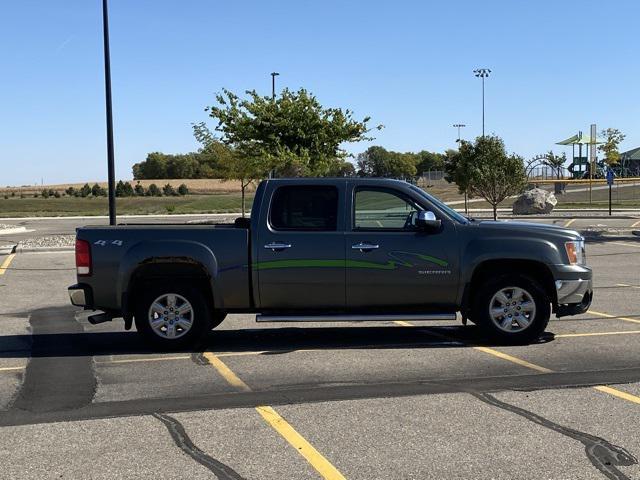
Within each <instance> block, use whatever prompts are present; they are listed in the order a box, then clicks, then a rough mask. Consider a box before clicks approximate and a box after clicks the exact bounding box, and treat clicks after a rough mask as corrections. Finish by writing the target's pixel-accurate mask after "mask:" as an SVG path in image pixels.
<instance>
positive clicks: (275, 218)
mask: <svg viewBox="0 0 640 480" xmlns="http://www.w3.org/2000/svg"><path fill="white" fill-rule="evenodd" d="M337 223H338V189H337V188H336V187H333V186H320V185H292V186H284V187H279V188H278V189H277V190H276V191H275V193H274V195H273V199H272V201H271V208H270V210H269V224H270V225H271V227H272V228H273V229H275V230H307V231H308V230H313V231H325V232H330V231H335V230H336V228H337Z"/></svg>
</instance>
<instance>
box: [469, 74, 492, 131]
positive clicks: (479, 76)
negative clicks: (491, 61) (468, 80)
mask: <svg viewBox="0 0 640 480" xmlns="http://www.w3.org/2000/svg"><path fill="white" fill-rule="evenodd" d="M490 73H491V70H490V69H488V68H476V69H475V70H474V71H473V74H474V75H475V76H476V77H478V78H481V79H482V136H483V137H484V79H485V78H487V77H488V76H489V74H490Z"/></svg>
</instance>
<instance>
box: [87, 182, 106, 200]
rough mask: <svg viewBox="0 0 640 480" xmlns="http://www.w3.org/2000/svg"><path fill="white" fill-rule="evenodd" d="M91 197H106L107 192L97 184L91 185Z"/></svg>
mask: <svg viewBox="0 0 640 480" xmlns="http://www.w3.org/2000/svg"><path fill="white" fill-rule="evenodd" d="M83 188H84V187H83ZM91 195H93V196H94V197H106V196H107V190H106V189H104V188H102V187H101V186H100V185H98V184H97V183H95V184H94V185H93V187H91Z"/></svg>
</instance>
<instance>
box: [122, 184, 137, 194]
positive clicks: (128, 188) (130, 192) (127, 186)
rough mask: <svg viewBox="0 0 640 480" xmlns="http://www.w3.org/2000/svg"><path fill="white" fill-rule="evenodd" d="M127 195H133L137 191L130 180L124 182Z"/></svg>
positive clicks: (124, 190)
mask: <svg viewBox="0 0 640 480" xmlns="http://www.w3.org/2000/svg"><path fill="white" fill-rule="evenodd" d="M122 190H123V192H124V196H125V197H133V196H134V195H135V192H134V191H133V187H132V186H131V184H130V183H129V182H124V187H123V188H122Z"/></svg>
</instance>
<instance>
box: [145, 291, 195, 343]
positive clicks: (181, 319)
mask: <svg viewBox="0 0 640 480" xmlns="http://www.w3.org/2000/svg"><path fill="white" fill-rule="evenodd" d="M148 319H149V325H150V326H151V330H153V332H154V333H155V334H156V335H158V336H159V337H161V338H164V339H168V340H175V339H177V338H180V337H183V336H184V335H186V334H187V333H188V332H189V330H191V327H192V326H193V307H192V306H191V303H189V301H188V300H187V299H186V298H184V297H183V296H182V295H178V294H177V293H165V294H164V295H160V296H159V297H158V298H156V299H155V300H154V301H153V303H152V304H151V307H149V314H148Z"/></svg>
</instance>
